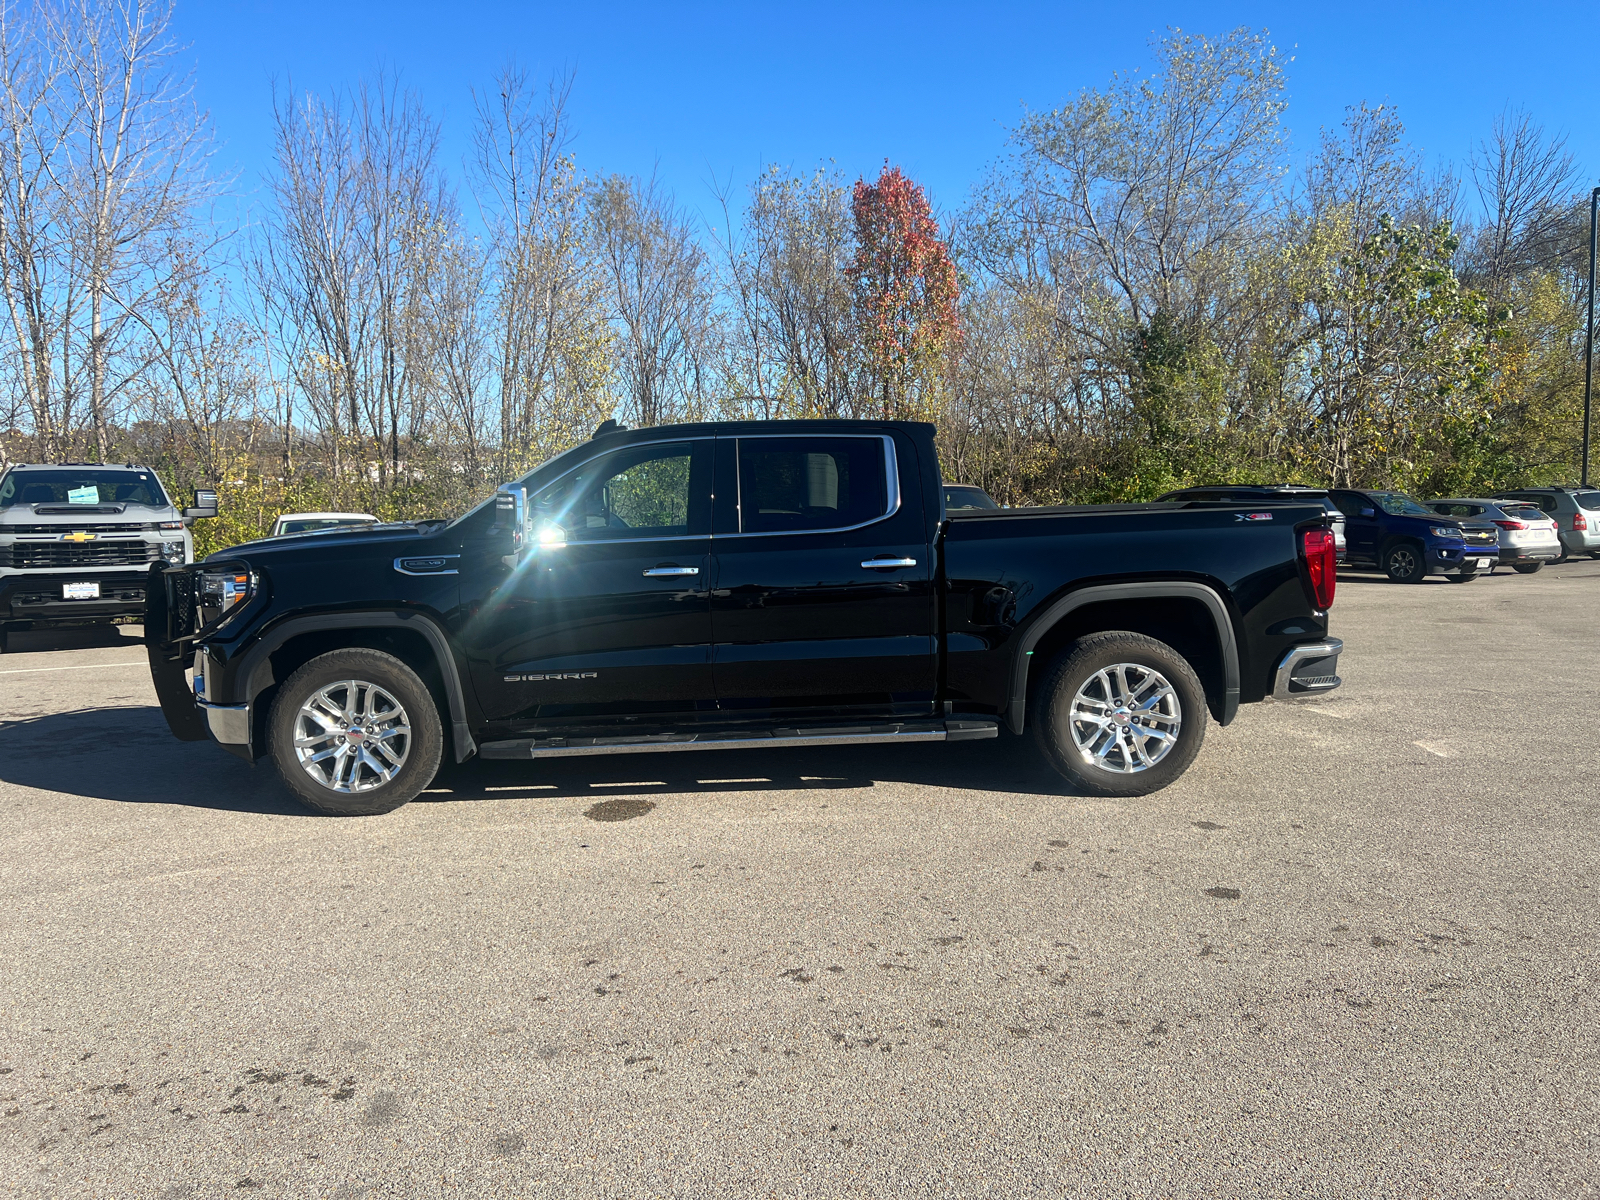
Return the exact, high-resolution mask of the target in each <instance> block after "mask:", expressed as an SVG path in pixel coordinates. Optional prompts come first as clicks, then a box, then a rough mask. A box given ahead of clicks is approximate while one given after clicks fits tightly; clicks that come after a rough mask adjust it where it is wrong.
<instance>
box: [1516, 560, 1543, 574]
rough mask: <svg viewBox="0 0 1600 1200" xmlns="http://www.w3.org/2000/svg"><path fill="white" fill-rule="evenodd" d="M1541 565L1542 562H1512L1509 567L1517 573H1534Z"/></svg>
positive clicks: (1537, 571) (1536, 572)
mask: <svg viewBox="0 0 1600 1200" xmlns="http://www.w3.org/2000/svg"><path fill="white" fill-rule="evenodd" d="M1543 566H1544V564H1543V563H1542V562H1531V563H1512V564H1511V569H1512V570H1513V571H1515V572H1516V573H1517V574H1518V575H1536V574H1538V573H1539V570H1540V569H1541V568H1542V567H1543Z"/></svg>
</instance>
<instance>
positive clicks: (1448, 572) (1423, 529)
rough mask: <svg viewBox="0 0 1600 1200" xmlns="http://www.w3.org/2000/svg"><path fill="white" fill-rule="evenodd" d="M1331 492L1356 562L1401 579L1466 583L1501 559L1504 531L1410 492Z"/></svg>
mask: <svg viewBox="0 0 1600 1200" xmlns="http://www.w3.org/2000/svg"><path fill="white" fill-rule="evenodd" d="M1328 494H1329V495H1330V496H1332V497H1333V502H1334V503H1335V504H1337V505H1338V506H1339V510H1340V511H1341V512H1343V513H1344V516H1345V523H1344V536H1345V544H1346V546H1347V551H1346V553H1347V555H1348V557H1349V561H1350V565H1351V566H1353V567H1356V568H1358V569H1359V568H1361V567H1366V568H1368V569H1374V568H1375V569H1377V570H1379V571H1382V572H1383V573H1384V574H1385V575H1387V576H1388V577H1389V578H1390V579H1392V580H1394V581H1395V582H1396V583H1421V582H1422V581H1423V580H1424V579H1426V578H1427V577H1428V576H1429V575H1443V576H1445V578H1447V579H1449V580H1450V581H1451V582H1453V583H1465V582H1466V581H1467V580H1469V579H1476V578H1477V576H1478V574H1479V573H1480V572H1481V573H1483V574H1488V573H1489V571H1490V570H1492V569H1493V568H1494V565H1495V563H1496V562H1498V561H1499V559H1500V538H1499V531H1498V530H1496V529H1495V527H1494V526H1493V525H1486V526H1484V528H1482V529H1478V528H1476V527H1473V526H1464V524H1463V522H1461V521H1455V520H1451V519H1450V518H1448V517H1441V516H1440V515H1439V514H1438V513H1436V512H1434V511H1433V510H1432V509H1431V508H1424V507H1423V506H1422V505H1421V504H1418V503H1417V502H1416V501H1415V500H1413V499H1412V498H1411V497H1410V496H1407V495H1406V494H1405V493H1404V492H1368V491H1347V490H1344V489H1340V488H1330V489H1329V492H1328Z"/></svg>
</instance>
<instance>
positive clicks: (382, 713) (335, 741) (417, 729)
mask: <svg viewBox="0 0 1600 1200" xmlns="http://www.w3.org/2000/svg"><path fill="white" fill-rule="evenodd" d="M269 728H270V731H271V732H270V738H271V750H272V758H273V761H274V762H276V763H277V766H278V773H279V774H280V775H282V776H283V781H284V782H285V783H287V784H288V785H289V788H290V790H291V791H293V792H294V793H295V795H296V796H298V797H299V798H300V799H301V800H302V801H303V802H304V803H305V804H306V805H307V806H309V807H311V808H314V809H316V810H317V811H318V812H320V813H326V814H328V815H329V816H335V817H364V816H373V815H375V814H377V813H386V812H390V811H392V810H393V809H396V808H399V807H400V806H401V805H402V804H404V803H406V802H407V801H408V800H410V799H412V798H413V797H414V796H416V795H417V793H418V792H420V791H422V789H423V788H425V787H427V786H428V784H429V783H430V782H432V780H433V777H434V775H435V774H436V773H437V772H438V770H439V756H440V753H441V750H442V748H443V745H444V730H443V726H442V724H441V723H440V720H439V710H438V708H437V707H436V706H435V705H434V701H433V696H432V694H431V693H430V692H429V691H428V687H427V685H426V684H424V683H423V682H422V680H421V679H419V678H418V677H417V673H416V672H415V671H413V670H412V669H411V668H410V667H408V666H406V664H405V663H403V662H401V661H400V660H399V659H398V658H395V657H394V656H393V655H391V654H385V653H383V652H382V651H380V650H367V649H351V650H335V651H332V652H331V653H329V654H324V655H321V656H320V657H317V658H314V659H312V660H311V661H310V662H308V663H306V665H305V666H303V667H301V668H300V669H299V670H298V671H296V672H295V673H294V674H293V675H291V676H289V679H288V682H286V683H285V684H284V685H283V686H282V687H281V688H280V689H279V690H278V697H277V699H276V700H274V701H273V704H272V714H271V718H270V722H269Z"/></svg>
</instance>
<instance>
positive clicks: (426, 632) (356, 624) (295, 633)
mask: <svg viewBox="0 0 1600 1200" xmlns="http://www.w3.org/2000/svg"><path fill="white" fill-rule="evenodd" d="M338 629H407V630H410V631H412V632H414V633H419V634H421V635H422V637H423V638H424V640H426V641H427V643H428V645H429V647H431V648H432V650H433V657H434V660H435V662H436V663H437V664H438V667H439V675H440V677H441V678H443V680H444V693H445V699H446V702H447V703H448V704H449V706H450V725H451V733H452V735H453V737H454V740H455V747H456V761H457V762H465V761H466V760H467V759H469V758H471V757H472V756H473V755H474V754H476V753H477V752H478V744H477V742H475V741H473V739H472V727H471V725H470V724H469V723H468V721H467V703H466V698H465V696H464V695H463V693H462V690H461V672H460V671H459V670H458V669H457V667H456V658H455V655H454V653H452V652H451V649H450V639H449V638H447V637H446V636H445V634H444V631H443V630H442V629H440V628H439V626H438V625H437V624H436V623H435V622H434V621H432V620H431V619H430V618H428V617H425V616H423V615H422V614H421V613H409V612H406V613H397V612H355V613H323V614H321V615H319V616H308V617H293V618H291V619H290V620H287V621H285V622H284V623H283V624H281V625H277V626H274V627H273V629H272V630H271V631H270V632H268V633H266V634H264V635H263V636H262V637H261V639H260V640H259V641H257V642H256V644H255V645H254V646H252V647H250V649H249V650H248V651H246V652H245V656H244V661H243V662H241V663H240V664H239V678H240V679H242V680H244V681H245V692H246V695H245V700H246V701H247V702H248V703H249V704H251V705H252V706H253V705H254V704H255V701H256V697H257V696H259V695H260V694H261V693H262V692H263V691H264V690H265V689H266V688H267V687H269V686H270V685H271V683H272V682H273V680H272V663H271V655H272V652H273V651H274V650H276V649H278V647H280V646H282V645H283V644H284V643H285V642H287V641H289V639H291V638H295V637H299V636H300V635H301V634H303V633H325V632H327V631H329V630H338Z"/></svg>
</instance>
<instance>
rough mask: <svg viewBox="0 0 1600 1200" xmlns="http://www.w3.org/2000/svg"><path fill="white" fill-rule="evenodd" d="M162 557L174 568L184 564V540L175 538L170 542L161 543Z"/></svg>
mask: <svg viewBox="0 0 1600 1200" xmlns="http://www.w3.org/2000/svg"><path fill="white" fill-rule="evenodd" d="M161 557H162V558H164V559H166V560H167V562H168V563H170V564H172V565H173V566H180V565H182V563H183V539H181V538H174V539H173V540H171V541H169V542H162V543H161Z"/></svg>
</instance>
